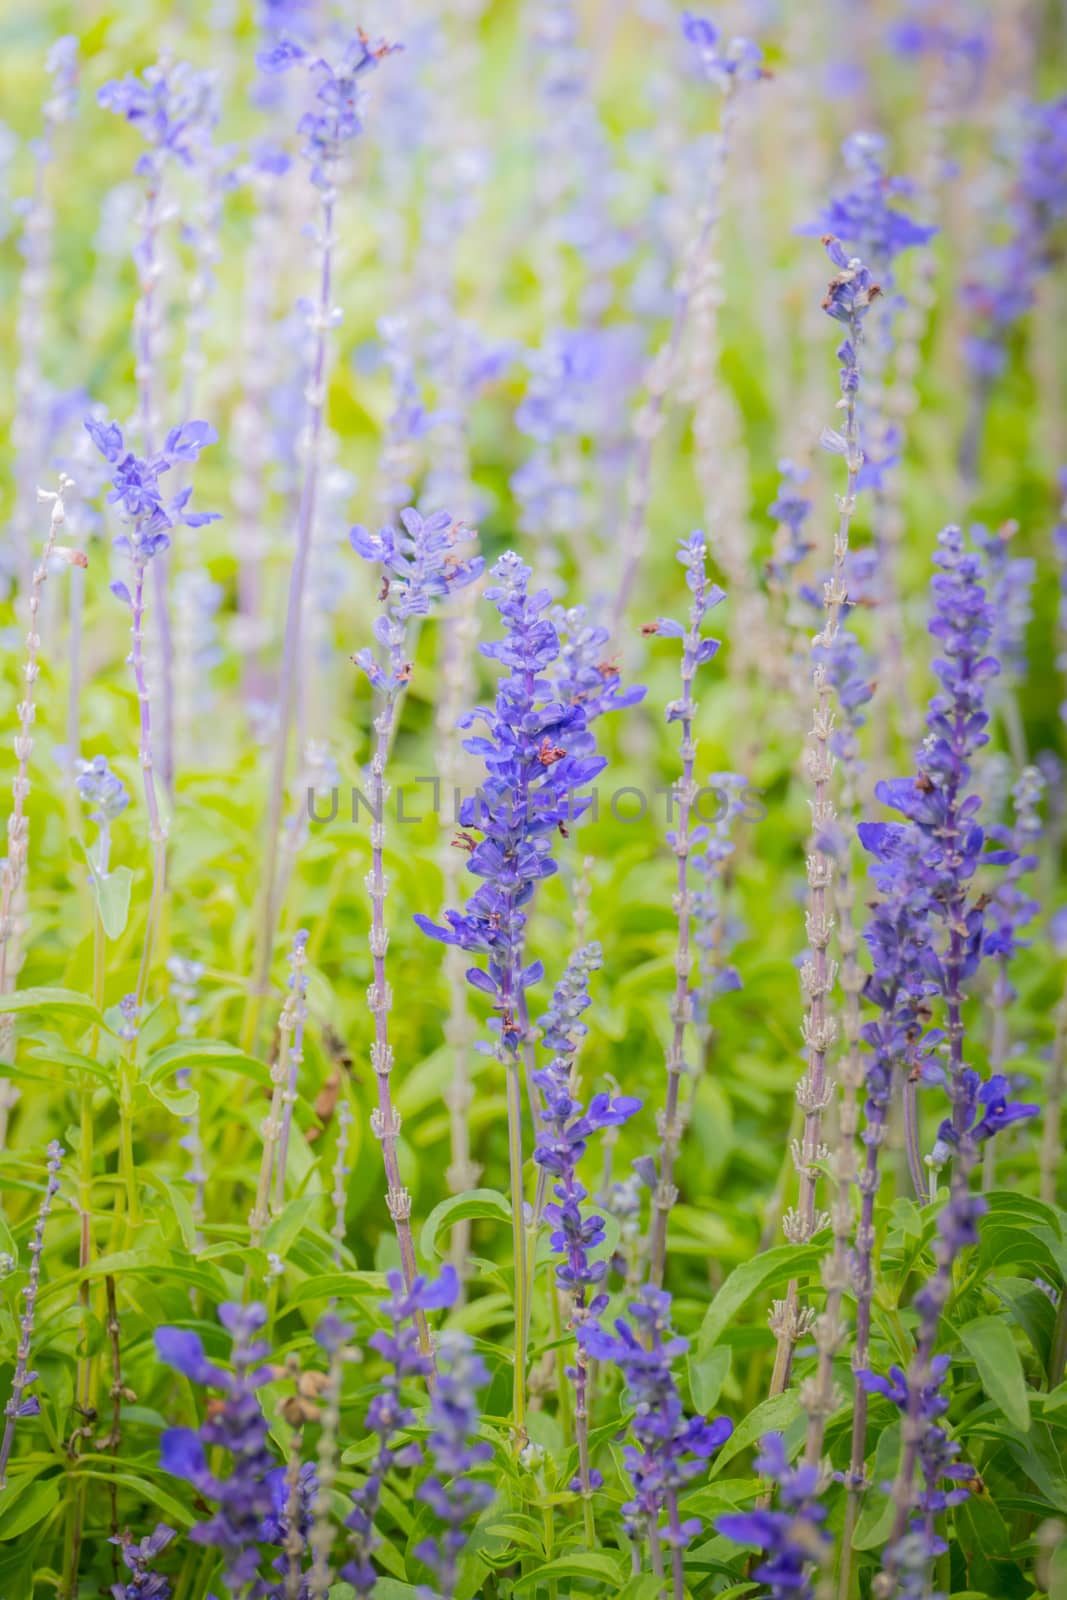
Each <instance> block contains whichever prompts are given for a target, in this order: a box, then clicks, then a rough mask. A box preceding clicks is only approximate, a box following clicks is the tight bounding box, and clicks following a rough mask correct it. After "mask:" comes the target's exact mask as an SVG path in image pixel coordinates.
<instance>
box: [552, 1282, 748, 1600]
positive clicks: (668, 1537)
mask: <svg viewBox="0 0 1067 1600" xmlns="http://www.w3.org/2000/svg"><path fill="white" fill-rule="evenodd" d="M629 1309H630V1319H631V1320H630V1321H629V1322H627V1321H626V1320H625V1319H624V1318H622V1317H619V1318H618V1319H617V1320H616V1322H615V1330H616V1332H615V1334H614V1335H613V1334H609V1333H608V1332H606V1330H605V1329H604V1328H603V1327H601V1326H600V1324H599V1323H597V1322H595V1321H593V1320H592V1319H590V1320H589V1321H587V1322H585V1323H583V1324H582V1325H581V1326H580V1327H579V1330H578V1338H579V1340H580V1341H581V1343H582V1345H583V1346H584V1348H585V1352H586V1354H587V1355H588V1356H591V1357H592V1358H593V1359H595V1360H597V1361H610V1362H611V1363H612V1364H613V1365H615V1366H617V1367H618V1368H619V1370H620V1372H621V1373H622V1375H623V1378H624V1380H625V1383H626V1390H627V1395H628V1398H629V1400H630V1402H631V1404H632V1405H633V1407H634V1418H633V1422H632V1424H631V1427H632V1430H633V1434H634V1438H635V1439H636V1440H637V1444H636V1445H627V1446H626V1448H625V1450H624V1452H623V1456H624V1459H625V1462H626V1470H627V1472H628V1473H629V1475H630V1479H631V1481H632V1483H633V1487H634V1494H633V1498H632V1499H631V1500H630V1501H628V1502H627V1504H626V1505H624V1506H623V1517H624V1526H625V1528H626V1531H627V1533H628V1534H629V1536H630V1538H631V1539H632V1540H633V1541H634V1543H635V1545H637V1544H640V1543H641V1542H642V1541H645V1540H647V1542H648V1546H649V1554H650V1557H651V1561H652V1570H653V1572H654V1573H655V1574H656V1576H657V1577H658V1578H661V1579H662V1578H663V1576H664V1570H663V1550H662V1547H663V1545H664V1544H666V1545H668V1546H669V1548H670V1552H671V1576H672V1581H673V1594H674V1600H684V1595H685V1572H684V1569H683V1561H682V1557H683V1552H684V1550H685V1547H686V1545H687V1544H688V1543H689V1542H690V1540H691V1539H694V1538H695V1537H696V1536H697V1534H699V1533H700V1531H701V1523H700V1520H699V1518H697V1517H690V1518H688V1519H687V1520H686V1521H684V1522H683V1521H682V1519H681V1515H680V1512H679V1507H678V1496H679V1493H680V1491H681V1490H682V1489H683V1488H684V1487H685V1485H686V1484H687V1483H688V1482H690V1480H691V1479H693V1478H695V1477H696V1476H697V1475H698V1474H699V1473H700V1472H701V1471H702V1463H703V1462H705V1461H707V1459H708V1458H709V1456H711V1455H713V1454H714V1453H715V1451H716V1450H718V1449H719V1447H720V1445H723V1444H725V1442H726V1440H727V1439H728V1438H729V1437H730V1435H731V1433H732V1432H733V1424H732V1423H731V1422H730V1420H729V1418H728V1417H716V1418H715V1420H714V1421H713V1422H709V1421H708V1420H707V1419H706V1418H705V1417H688V1418H687V1417H686V1416H685V1414H684V1412H683V1410H682V1402H681V1398H680V1396H679V1394H678V1388H677V1385H676V1384H675V1381H674V1376H673V1373H672V1371H671V1367H672V1363H673V1362H674V1361H675V1359H676V1358H677V1357H679V1356H682V1355H684V1354H685V1352H686V1349H687V1348H688V1341H687V1340H686V1339H679V1338H676V1337H675V1336H674V1334H673V1333H672V1331H671V1324H670V1313H671V1297H670V1295H669V1294H667V1292H666V1290H664V1289H656V1288H654V1287H653V1285H652V1284H645V1286H644V1287H643V1288H642V1289H641V1291H640V1297H639V1299H638V1300H637V1301H635V1302H634V1303H633V1304H632V1305H631V1306H630V1308H629ZM664 1515H666V1518H667V1522H666V1526H661V1518H662V1517H663V1516H664Z"/></svg>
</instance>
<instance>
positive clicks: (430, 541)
mask: <svg viewBox="0 0 1067 1600" xmlns="http://www.w3.org/2000/svg"><path fill="white" fill-rule="evenodd" d="M400 524H401V525H400V527H399V528H382V529H381V530H380V532H378V533H369V532H368V531H367V529H366V528H362V527H355V528H353V529H352V530H351V532H350V534H349V539H350V540H351V543H352V548H353V550H355V552H356V554H357V555H360V556H362V557H363V559H364V560H365V561H371V562H374V563H376V564H377V565H379V566H381V567H382V568H383V569H384V571H385V574H386V584H387V587H386V588H385V590H384V593H385V596H386V604H385V610H384V611H383V613H382V615H381V616H380V617H379V618H378V620H377V621H376V622H375V624H374V635H375V638H376V639H377V640H378V643H379V644H380V645H381V646H382V647H383V648H384V650H385V651H386V663H385V665H384V667H383V666H382V665H381V664H380V663H379V662H378V660H377V659H376V657H375V655H374V651H373V650H370V649H364V650H359V651H357V652H356V654H355V656H353V658H352V659H353V660H354V661H355V663H356V665H357V666H358V667H359V668H360V670H361V671H362V672H364V673H365V674H366V676H367V678H368V679H369V681H370V683H371V684H372V686H373V687H374V688H375V689H380V690H381V691H382V692H383V693H386V694H395V693H396V692H397V691H398V690H399V689H400V688H401V687H402V686H403V684H405V683H406V682H407V680H408V677H409V676H410V671H411V668H410V663H409V662H408V661H407V660H406V657H405V646H406V643H407V635H408V628H407V624H408V623H409V622H410V620H411V619H412V618H413V617H425V616H428V615H429V614H430V611H431V610H432V608H433V606H434V604H435V602H437V601H439V600H442V599H445V598H447V596H448V595H450V594H453V593H456V592H457V591H458V590H460V589H465V588H466V587H467V585H468V584H470V583H473V582H474V580H475V579H476V578H478V577H480V576H481V573H482V569H483V566H484V562H483V561H482V558H481V556H468V555H464V554H462V550H463V546H464V545H465V544H468V543H469V542H470V541H471V540H472V539H473V538H474V534H473V533H472V531H471V529H469V528H466V527H464V526H463V524H462V523H458V522H456V521H455V519H454V518H453V517H452V516H451V515H450V514H449V512H447V511H435V512H433V513H432V515H430V516H428V517H423V516H420V514H419V513H418V512H417V511H416V510H415V508H414V507H413V506H409V507H408V509H407V510H406V511H402V512H401V513H400Z"/></svg>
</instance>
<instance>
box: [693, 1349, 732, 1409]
mask: <svg viewBox="0 0 1067 1600" xmlns="http://www.w3.org/2000/svg"><path fill="white" fill-rule="evenodd" d="M703 1339H704V1335H703V1330H701V1333H700V1335H699V1336H698V1338H697V1341H696V1344H695V1345H694V1347H693V1349H692V1350H691V1351H690V1352H689V1355H688V1358H687V1361H688V1366H689V1392H690V1394H691V1395H692V1396H693V1408H694V1410H696V1411H700V1412H704V1413H706V1412H708V1411H710V1410H711V1408H712V1406H714V1405H715V1404H716V1402H717V1401H718V1398H719V1395H720V1394H721V1393H722V1386H723V1384H724V1383H725V1382H726V1379H727V1376H728V1375H729V1371H730V1359H731V1355H732V1352H731V1350H730V1346H729V1345H728V1344H720V1345H712V1347H711V1349H710V1350H706V1349H704V1348H703Z"/></svg>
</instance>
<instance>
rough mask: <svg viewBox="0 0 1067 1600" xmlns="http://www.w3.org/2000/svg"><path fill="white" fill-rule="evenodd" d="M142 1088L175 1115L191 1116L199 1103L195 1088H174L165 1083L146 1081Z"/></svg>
mask: <svg viewBox="0 0 1067 1600" xmlns="http://www.w3.org/2000/svg"><path fill="white" fill-rule="evenodd" d="M144 1088H145V1089H147V1091H148V1093H149V1094H150V1095H151V1096H152V1099H153V1100H158V1101H159V1103H160V1105H161V1106H166V1108H167V1110H168V1111H170V1112H172V1113H173V1115H174V1116H176V1117H191V1116H192V1115H193V1113H194V1111H195V1110H196V1108H197V1106H198V1105H199V1104H200V1096H199V1095H198V1094H197V1092H196V1090H195V1089H175V1088H172V1087H171V1086H170V1085H169V1084H166V1083H146V1084H145V1085H144Z"/></svg>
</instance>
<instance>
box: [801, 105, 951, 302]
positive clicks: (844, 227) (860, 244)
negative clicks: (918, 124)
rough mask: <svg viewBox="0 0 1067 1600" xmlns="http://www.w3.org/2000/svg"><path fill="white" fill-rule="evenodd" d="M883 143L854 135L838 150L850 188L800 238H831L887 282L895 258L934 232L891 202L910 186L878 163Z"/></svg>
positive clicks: (875, 136)
mask: <svg viewBox="0 0 1067 1600" xmlns="http://www.w3.org/2000/svg"><path fill="white" fill-rule="evenodd" d="M885 148H886V141H885V139H883V138H882V136H881V135H880V134H877V133H853V134H851V135H850V136H849V137H848V138H847V139H846V140H845V142H844V144H843V145H842V147H841V152H842V155H843V156H844V158H845V166H846V167H847V168H848V170H849V173H850V174H851V177H852V187H851V188H850V189H847V190H846V191H845V192H844V193H843V194H839V195H837V196H836V197H835V198H834V199H832V200H831V202H830V204H829V205H828V206H827V207H826V209H825V210H824V211H823V212H821V213H820V214H819V216H818V217H817V218H816V220H815V222H813V223H811V224H809V225H807V226H806V227H805V228H804V229H802V230H801V231H802V232H805V233H816V234H823V233H832V234H834V235H836V237H837V238H839V239H841V240H842V241H843V242H844V243H845V244H847V245H851V246H853V248H854V249H855V250H856V251H857V253H858V254H859V255H861V256H862V257H863V259H864V261H866V262H868V263H869V264H870V265H871V267H873V269H874V270H875V271H876V272H877V273H879V274H880V275H881V276H882V277H883V278H884V279H886V281H887V282H890V281H891V278H890V277H889V274H890V272H891V269H892V265H893V262H894V261H895V260H896V258H897V256H899V255H902V254H903V252H904V251H905V250H911V249H914V248H915V247H916V246H917V245H924V244H929V242H930V240H931V239H932V238H933V237H934V235H935V234H936V232H937V229H936V228H933V227H928V226H926V225H924V224H923V223H919V222H916V221H914V219H913V218H912V217H909V216H908V214H907V212H906V211H902V210H900V208H899V207H898V206H894V205H892V204H891V203H890V202H891V201H892V200H894V199H903V198H906V197H907V196H908V195H910V194H911V192H912V186H911V184H910V183H909V181H908V180H907V179H906V178H891V177H889V176H888V174H887V173H886V170H885V167H884V165H883V157H884V153H885Z"/></svg>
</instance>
